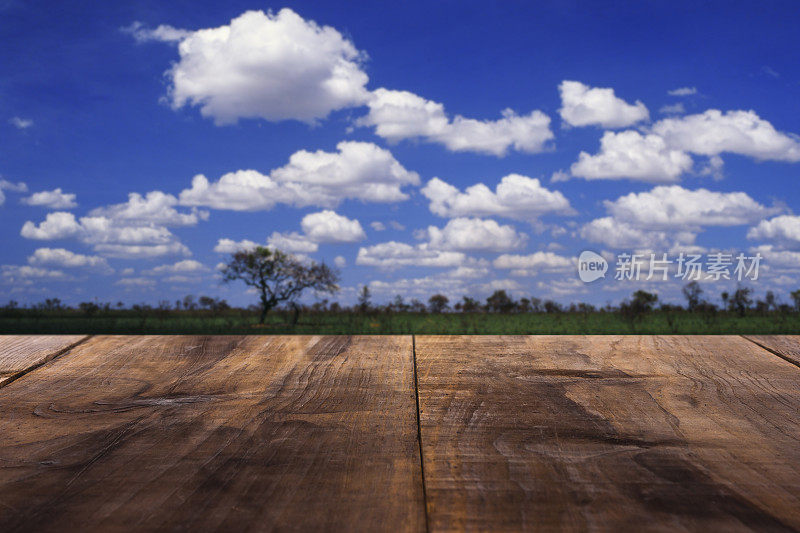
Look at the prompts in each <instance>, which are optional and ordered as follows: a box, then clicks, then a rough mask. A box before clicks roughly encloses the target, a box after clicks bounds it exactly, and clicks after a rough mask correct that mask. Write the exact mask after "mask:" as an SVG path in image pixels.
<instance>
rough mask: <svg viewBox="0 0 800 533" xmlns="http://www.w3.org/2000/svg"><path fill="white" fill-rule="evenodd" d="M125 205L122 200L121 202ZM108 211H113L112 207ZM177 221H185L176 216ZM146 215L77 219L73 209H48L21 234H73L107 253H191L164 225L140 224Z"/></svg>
mask: <svg viewBox="0 0 800 533" xmlns="http://www.w3.org/2000/svg"><path fill="white" fill-rule="evenodd" d="M120 205H125V204H120ZM109 213H110V214H116V213H117V212H116V211H115V210H114V209H113V206H112V209H111V210H110V211H109ZM173 222H175V223H176V224H180V223H185V222H186V221H185V220H184V219H182V218H176V219H175V220H174V221H173ZM144 223H146V219H139V220H137V219H133V218H119V219H118V218H109V217H107V216H87V217H81V218H80V220H77V219H76V218H75V215H73V214H72V213H67V212H64V211H56V212H53V213H48V214H47V216H46V217H45V220H44V221H42V222H41V223H40V224H39V225H38V226H37V225H36V224H35V223H33V222H31V221H27V222H25V224H24V225H23V226H22V230H21V231H20V234H21V235H22V236H23V237H25V238H26V239H34V240H55V239H64V238H69V237H75V238H78V239H79V240H81V241H82V242H84V243H86V244H89V245H92V246H93V247H94V251H95V252H97V253H100V254H101V255H104V256H107V257H125V258H136V257H145V258H146V257H157V256H159V255H166V254H181V255H191V252H190V251H189V249H188V248H186V246H184V245H183V244H181V243H180V242H178V241H177V239H176V237H175V235H173V234H172V233H171V232H170V231H169V230H168V229H167V228H166V227H165V226H157V225H143V224H144Z"/></svg>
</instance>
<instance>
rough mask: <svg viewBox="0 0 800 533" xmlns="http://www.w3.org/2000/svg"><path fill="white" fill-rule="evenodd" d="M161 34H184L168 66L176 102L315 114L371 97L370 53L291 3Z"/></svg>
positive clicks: (229, 110)
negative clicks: (306, 16) (212, 25)
mask: <svg viewBox="0 0 800 533" xmlns="http://www.w3.org/2000/svg"><path fill="white" fill-rule="evenodd" d="M156 31H157V30H156ZM132 34H133V35H134V37H136V36H137V35H142V36H143V37H145V38H149V37H151V36H152V37H155V34H152V33H141V32H137V30H134V32H132ZM160 37H161V38H160V40H178V39H180V44H179V45H178V54H179V56H180V57H179V59H178V61H176V62H175V63H174V64H173V66H172V68H171V69H170V70H169V71H167V76H168V78H169V80H170V87H169V93H168V98H169V101H170V103H171V104H172V107H173V108H175V109H178V108H181V107H183V106H185V105H191V106H198V107H200V112H201V114H202V115H203V116H204V117H209V118H211V119H213V120H214V122H215V123H216V124H231V123H235V122H236V121H237V120H239V119H241V118H261V119H265V120H269V121H280V120H287V119H294V120H300V121H304V122H313V121H315V120H317V119H322V118H325V117H326V116H327V115H328V114H329V113H330V112H331V111H334V110H337V109H342V108H346V107H352V106H356V105H362V104H363V103H364V102H365V101H366V99H367V97H368V92H367V90H366V89H365V88H364V86H365V85H366V83H367V81H368V77H367V75H366V74H365V73H364V71H363V69H362V63H363V61H364V59H365V54H363V53H362V52H359V51H358V50H357V49H356V47H355V46H354V45H353V43H352V42H350V41H349V40H348V39H346V38H345V37H343V36H342V34H341V33H339V32H338V31H337V30H336V29H334V28H332V27H330V26H319V25H317V24H316V23H315V22H313V21H310V20H305V19H303V18H302V17H301V16H299V15H298V14H297V13H295V12H294V11H292V10H291V9H282V10H280V11H279V12H278V13H272V12H267V13H264V12H263V11H247V12H245V13H243V14H241V15H239V16H238V17H236V18H234V19H233V20H231V22H230V24H228V25H224V26H220V27H218V28H207V29H202V30H198V31H194V32H188V33H187V34H185V35H184V34H182V33H181V31H180V30H179V31H178V32H177V33H176V32H175V31H173V30H171V29H165V30H163V31H162V32H161V34H160ZM168 37H171V38H168Z"/></svg>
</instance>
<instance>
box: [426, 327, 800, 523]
mask: <svg viewBox="0 0 800 533" xmlns="http://www.w3.org/2000/svg"><path fill="white" fill-rule="evenodd" d="M416 359H417V368H418V380H419V402H420V418H421V433H422V443H423V463H424V464H423V466H424V471H425V482H426V489H427V497H428V510H429V515H430V516H429V519H430V524H431V530H432V531H447V530H463V529H475V530H495V531H497V530H506V531H518V530H532V529H544V530H598V529H599V530H603V531H606V530H607V531H615V530H622V531H640V530H660V531H674V530H692V531H700V530H711V531H740V530H752V529H757V530H770V531H782V530H797V529H798V528H800V386H798V385H799V384H800V369H798V368H796V367H794V366H792V365H791V364H789V363H787V362H785V361H783V360H781V359H779V358H777V357H775V356H773V355H771V354H769V353H767V352H766V351H764V350H763V349H761V348H759V347H758V346H755V345H754V344H752V343H751V342H749V341H747V340H745V339H743V338H741V337H678V336H673V337H668V336H664V337H661V336H659V337H636V336H595V337H559V336H546V337H545V336H543V337H485V336H476V337H441V336H432V337H417V338H416Z"/></svg>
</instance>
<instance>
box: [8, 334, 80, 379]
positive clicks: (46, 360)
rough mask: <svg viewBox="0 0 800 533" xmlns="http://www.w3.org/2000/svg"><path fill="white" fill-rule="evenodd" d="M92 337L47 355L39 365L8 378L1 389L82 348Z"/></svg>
mask: <svg viewBox="0 0 800 533" xmlns="http://www.w3.org/2000/svg"><path fill="white" fill-rule="evenodd" d="M92 337H94V335H86V336H85V337H84V338H82V339H80V340H78V341H77V342H73V343H72V344H70V345H68V346H65V347H64V348H61V349H60V350H56V351H55V352H53V353H52V354H49V355H47V356H46V357H44V358H43V359H42V360H41V361H38V362H37V363H34V364H33V365H31V366H29V367H27V368H25V369H23V370H20V371H19V372H17V373H16V374H12V375H10V376H8V377H6V378H5V380H3V381H2V382H0V389H2V388H3V387H6V386H8V385H10V384H12V383H14V382H15V381H17V380H18V379H19V378H21V377H22V376H25V375H27V374H30V373H31V372H33V371H34V370H36V369H37V368H41V367H43V366H44V365H46V364H47V363H49V362H50V361H53V360H55V359H57V358H58V357H61V356H62V355H64V354H65V353H67V352H69V351H70V350H72V349H74V348H77V347H78V346H80V345H81V344H83V343H84V342H86V341H88V340H89V339H91V338H92Z"/></svg>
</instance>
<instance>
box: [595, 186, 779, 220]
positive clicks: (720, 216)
mask: <svg viewBox="0 0 800 533" xmlns="http://www.w3.org/2000/svg"><path fill="white" fill-rule="evenodd" d="M604 205H605V207H606V209H607V210H608V212H609V214H611V215H612V216H613V217H614V218H615V219H617V220H622V221H624V222H628V223H631V224H635V225H639V226H641V227H646V228H651V229H662V228H699V227H703V226H737V225H743V224H750V223H753V222H755V221H757V220H760V219H762V218H764V216H765V215H769V214H771V213H774V212H775V211H776V209H775V208H768V207H765V206H763V205H761V204H759V203H758V202H756V201H755V200H753V199H752V198H751V197H750V196H748V195H747V194H746V193H744V192H729V193H725V192H713V191H709V190H707V189H696V190H689V189H684V188H683V187H680V186H678V185H672V186H660V187H656V188H654V189H653V190H651V191H648V192H642V193H630V194H628V195H625V196H622V197H620V198H618V199H617V200H614V201H606V202H604Z"/></svg>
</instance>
